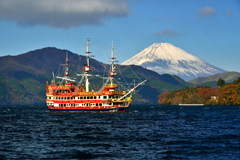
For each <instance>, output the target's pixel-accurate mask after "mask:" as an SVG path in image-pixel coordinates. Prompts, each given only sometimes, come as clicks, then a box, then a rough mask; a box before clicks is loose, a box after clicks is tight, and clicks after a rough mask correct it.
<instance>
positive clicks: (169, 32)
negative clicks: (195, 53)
mask: <svg viewBox="0 0 240 160" xmlns="http://www.w3.org/2000/svg"><path fill="white" fill-rule="evenodd" d="M153 35H154V36H156V37H160V36H169V37H172V36H174V37H177V36H182V34H180V33H177V32H175V31H174V30H173V29H171V30H169V29H168V28H166V29H165V30H163V31H162V32H154V33H153Z"/></svg>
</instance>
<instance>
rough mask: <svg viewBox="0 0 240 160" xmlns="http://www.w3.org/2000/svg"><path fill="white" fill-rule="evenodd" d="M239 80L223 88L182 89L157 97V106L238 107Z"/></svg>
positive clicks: (239, 100)
mask: <svg viewBox="0 0 240 160" xmlns="http://www.w3.org/2000/svg"><path fill="white" fill-rule="evenodd" d="M239 95H240V78H239V79H238V80H236V81H234V82H233V83H230V84H226V85H224V86H223V87H219V86H218V87H214V88H210V87H207V86H202V87H199V86H197V87H191V88H188V87H187V88H183V89H180V90H175V91H170V92H165V93H162V94H160V95H159V104H161V105H162V104H163V105H179V104H205V105H236V106H239V105H240V96H239Z"/></svg>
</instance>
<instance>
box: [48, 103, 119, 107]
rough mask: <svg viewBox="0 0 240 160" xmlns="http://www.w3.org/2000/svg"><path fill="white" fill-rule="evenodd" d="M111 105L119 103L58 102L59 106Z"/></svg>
mask: <svg viewBox="0 0 240 160" xmlns="http://www.w3.org/2000/svg"><path fill="white" fill-rule="evenodd" d="M47 105H48V106H53V105H54V104H53V103H47ZM112 105H120V104H119V103H79V104H78V103H76V104H74V103H67V104H59V107H69V106H112Z"/></svg>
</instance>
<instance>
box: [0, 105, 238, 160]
mask: <svg viewBox="0 0 240 160" xmlns="http://www.w3.org/2000/svg"><path fill="white" fill-rule="evenodd" d="M13 158H17V159H19V158H20V159H40V158H46V159H51V158H53V159H208V160H209V159H240V106H196V107H190V106H184V107H183V106H151V105H150V106H140V105H138V106H131V108H130V109H129V112H128V113H49V112H48V111H47V106H0V159H13Z"/></svg>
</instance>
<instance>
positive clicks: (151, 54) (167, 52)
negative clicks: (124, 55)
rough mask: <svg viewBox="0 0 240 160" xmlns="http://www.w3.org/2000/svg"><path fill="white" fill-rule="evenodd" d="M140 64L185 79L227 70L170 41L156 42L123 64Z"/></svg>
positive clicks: (160, 72)
mask: <svg viewBox="0 0 240 160" xmlns="http://www.w3.org/2000/svg"><path fill="white" fill-rule="evenodd" d="M132 64H133V65H140V66H142V67H145V68H147V69H150V70H153V71H155V72H158V73H159V74H163V73H168V74H173V75H178V76H179V77H181V78H183V79H184V80H191V79H194V78H197V77H203V76H210V75H213V74H217V73H223V72H226V71H224V70H222V69H220V68H217V67H215V66H213V65H211V64H209V63H207V62H205V61H203V60H201V59H199V58H197V57H195V56H193V55H191V54H189V53H187V52H186V51H184V50H182V49H180V48H178V47H175V46H174V45H172V44H170V43H154V44H152V45H151V46H149V47H148V48H146V49H144V50H143V51H142V52H140V53H138V54H137V55H135V56H133V57H132V58H130V59H128V60H127V61H125V62H123V63H122V65H132Z"/></svg>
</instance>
